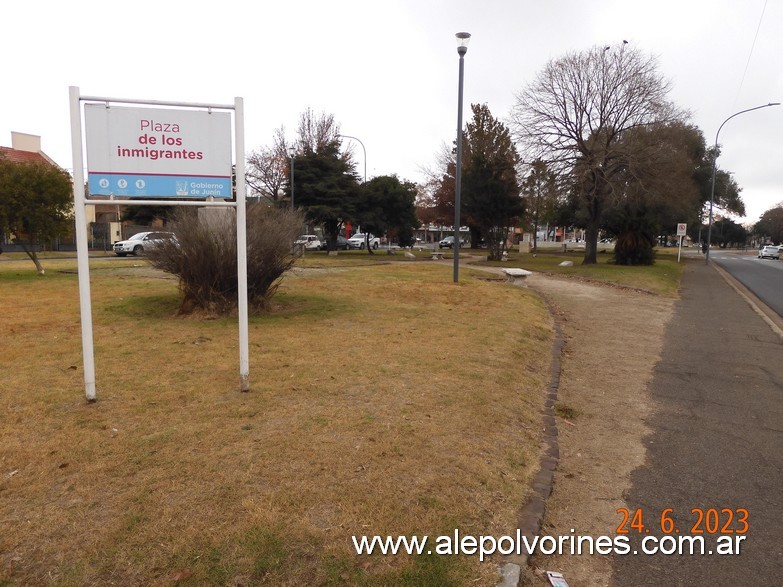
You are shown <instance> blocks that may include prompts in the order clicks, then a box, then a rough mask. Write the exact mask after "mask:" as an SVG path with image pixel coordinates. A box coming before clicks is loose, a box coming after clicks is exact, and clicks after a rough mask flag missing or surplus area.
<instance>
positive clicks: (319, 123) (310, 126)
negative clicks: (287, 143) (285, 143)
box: [296, 108, 340, 153]
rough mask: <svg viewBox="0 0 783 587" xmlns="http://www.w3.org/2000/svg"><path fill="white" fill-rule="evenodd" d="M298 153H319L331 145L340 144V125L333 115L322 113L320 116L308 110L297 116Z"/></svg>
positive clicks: (310, 109)
mask: <svg viewBox="0 0 783 587" xmlns="http://www.w3.org/2000/svg"><path fill="white" fill-rule="evenodd" d="M296 134H297V137H298V140H299V144H298V145H297V147H298V148H297V152H299V153H321V152H323V151H324V150H325V149H327V148H328V147H329V145H330V144H332V143H335V142H336V143H338V144H339V143H340V125H339V124H337V122H336V121H335V120H334V115H333V114H327V113H326V112H322V113H321V114H320V115H319V114H316V113H315V112H313V110H312V108H308V109H307V110H305V111H304V112H302V114H301V115H300V116H299V128H298V129H297V131H296Z"/></svg>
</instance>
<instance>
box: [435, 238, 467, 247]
mask: <svg viewBox="0 0 783 587" xmlns="http://www.w3.org/2000/svg"><path fill="white" fill-rule="evenodd" d="M459 246H460V247H464V246H465V239H464V238H461V239H459ZM438 248H439V249H453V248H454V237H453V236H447V237H446V238H444V239H443V240H442V241H440V242H439V243H438Z"/></svg>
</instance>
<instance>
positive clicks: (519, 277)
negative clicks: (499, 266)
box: [502, 267, 533, 285]
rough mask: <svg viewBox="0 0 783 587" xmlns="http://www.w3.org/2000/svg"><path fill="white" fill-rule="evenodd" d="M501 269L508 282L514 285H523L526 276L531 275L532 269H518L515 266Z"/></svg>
mask: <svg viewBox="0 0 783 587" xmlns="http://www.w3.org/2000/svg"><path fill="white" fill-rule="evenodd" d="M502 271H503V273H505V274H506V276H507V277H508V282H509V283H513V284H516V285H524V284H525V279H526V278H527V276H528V275H533V272H532V271H528V270H527V269H518V268H515V267H509V268H507V269H503V270H502Z"/></svg>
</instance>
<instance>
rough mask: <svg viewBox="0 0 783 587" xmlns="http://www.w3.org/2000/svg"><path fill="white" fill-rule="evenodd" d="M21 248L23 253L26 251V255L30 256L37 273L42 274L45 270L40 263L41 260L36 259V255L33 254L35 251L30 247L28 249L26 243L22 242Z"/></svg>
mask: <svg viewBox="0 0 783 587" xmlns="http://www.w3.org/2000/svg"><path fill="white" fill-rule="evenodd" d="M22 249H23V250H24V252H25V253H27V256H28V257H30V260H31V261H32V262H33V263H34V264H35V270H36V271H38V275H44V274H45V273H46V271H45V270H44V268H43V265H41V261H40V260H39V259H38V255H36V254H35V251H34V250H32V249H28V248H27V245H26V244H24V243H22Z"/></svg>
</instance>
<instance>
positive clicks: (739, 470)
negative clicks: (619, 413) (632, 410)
mask: <svg viewBox="0 0 783 587" xmlns="http://www.w3.org/2000/svg"><path fill="white" fill-rule="evenodd" d="M681 294H682V295H681V299H680V300H679V301H678V302H677V304H676V305H675V308H674V312H675V313H674V317H673V319H672V320H671V322H670V323H669V325H668V327H667V331H666V333H665V337H664V345H663V351H662V355H661V360H660V361H659V362H658V364H657V366H656V368H655V371H654V377H653V381H652V383H651V384H650V386H649V388H648V389H649V393H650V396H651V398H652V400H653V401H654V402H655V409H654V413H653V415H652V416H651V418H650V419H649V420H648V424H649V426H650V428H651V429H652V431H653V432H652V433H651V434H650V435H649V436H648V437H647V438H646V439H645V442H646V445H647V457H646V460H645V464H644V465H643V466H642V467H639V468H637V469H636V470H635V471H634V472H633V474H632V475H631V483H632V484H631V488H630V490H629V491H628V493H627V495H626V496H625V497H626V502H627V504H628V506H629V509H631V510H632V511H634V510H636V509H637V508H639V509H641V510H642V511H643V513H644V523H645V525H646V526H647V527H648V529H649V530H650V531H651V532H650V534H649V536H662V533H661V530H660V520H661V514H662V511H663V510H664V509H665V508H671V509H672V514H671V520H672V521H673V522H674V524H675V526H676V527H677V528H678V529H679V530H680V532H681V533H682V534H692V527H693V526H694V525H696V524H697V523H698V521H699V515H700V513H699V512H707V510H710V509H715V510H717V513H718V516H717V518H718V522H719V524H718V525H719V530H720V527H722V526H724V525H726V530H727V531H729V530H738V529H740V528H741V527H742V526H743V525H744V524H743V523H742V521H741V520H740V518H742V517H743V516H744V514H743V513H742V511H741V510H742V509H744V510H747V512H748V525H749V529H748V532H747V534H746V535H745V536H746V538H745V539H744V541H743V542H741V543H740V545H741V551H740V552H741V554H740V555H739V556H736V555H735V556H718V555H716V554H713V555H711V556H710V555H705V556H677V555H670V556H666V555H662V554H656V555H654V556H642V555H638V556H616V557H614V558H613V561H612V563H613V564H612V567H613V568H612V570H613V572H612V584H613V585H616V586H618V587H620V586H623V587H625V586H634V587H637V586H644V585H655V586H658V585H709V586H718V585H720V586H722V585H783V341H782V340H781V339H780V337H779V336H778V335H777V334H775V333H774V332H773V331H772V330H771V329H770V327H769V326H768V325H767V324H766V323H765V322H764V321H763V320H762V319H761V318H760V317H759V316H758V314H756V313H755V312H754V311H753V310H752V309H751V307H750V306H749V305H748V304H747V303H746V302H745V301H744V300H743V299H742V298H741V297H740V296H739V295H738V294H737V292H735V291H734V290H733V289H732V288H731V287H729V285H728V284H727V283H726V282H725V281H724V280H723V278H722V277H721V276H720V275H719V274H718V272H717V271H715V270H714V269H713V268H711V267H708V266H705V265H703V264H701V263H689V264H688V266H687V268H686V272H685V275H684V278H683V284H682V289H681ZM782 295H783V294H782ZM724 508H725V509H726V510H727V511H724ZM694 509H696V510H699V511H697V512H695V513H692V511H691V510H694ZM728 510H730V512H731V514H733V516H734V520H733V521H732V522H731V523H728V516H729V515H730V513H729V511H728ZM707 522H708V523H709V526H713V525H714V522H715V517H714V516H713V515H712V514H707V516H706V517H705V519H704V520H703V521H702V523H701V524H700V525H699V529H701V530H705V531H708V530H711V529H713V530H714V528H710V527H707V525H706V523H707ZM666 523H667V524H668V522H666ZM718 535H719V534H718ZM703 536H704V539H705V544H706V545H707V548H708V549H710V550H713V551H714V550H715V548H714V546H715V542H716V541H715V539H716V538H717V535H714V534H709V533H705V534H703ZM726 536H729V537H730V538H731V539H732V540H733V539H734V537H735V536H736V534H726ZM636 542H638V540H637V541H636Z"/></svg>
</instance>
